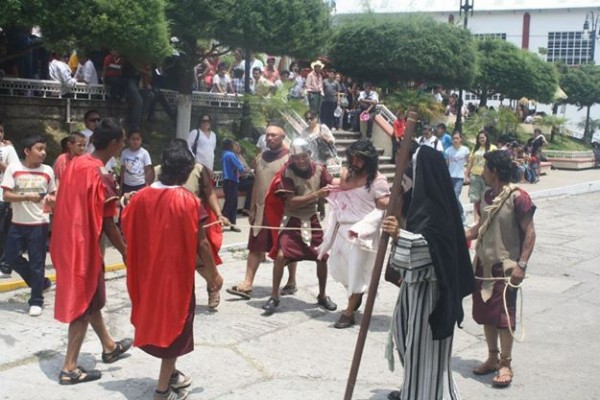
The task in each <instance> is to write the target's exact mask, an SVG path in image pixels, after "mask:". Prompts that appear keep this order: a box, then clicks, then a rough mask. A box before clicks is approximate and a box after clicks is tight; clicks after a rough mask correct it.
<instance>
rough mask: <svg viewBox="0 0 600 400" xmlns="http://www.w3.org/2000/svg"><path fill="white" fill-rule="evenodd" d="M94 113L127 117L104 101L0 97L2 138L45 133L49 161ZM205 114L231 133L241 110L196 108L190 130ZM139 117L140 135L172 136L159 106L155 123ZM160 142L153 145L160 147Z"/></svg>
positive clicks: (218, 127) (162, 138)
mask: <svg viewBox="0 0 600 400" xmlns="http://www.w3.org/2000/svg"><path fill="white" fill-rule="evenodd" d="M91 109H93V110H97V111H98V113H99V114H100V116H101V117H114V118H117V119H120V120H125V119H126V118H127V107H126V105H125V104H116V103H113V102H108V101H104V100H73V99H71V100H68V99H58V98H41V97H17V96H2V95H0V120H1V121H4V126H5V131H6V137H7V138H8V139H10V140H12V141H13V142H15V143H17V144H18V142H19V141H20V138H22V137H24V136H26V135H29V134H33V133H43V134H44V133H45V134H47V135H50V137H53V138H54V139H55V140H54V141H55V142H56V143H53V144H51V145H49V155H48V158H49V160H51V161H53V159H54V157H56V155H57V152H58V151H59V148H58V142H59V141H60V139H61V138H62V137H63V136H64V134H65V132H68V131H74V130H79V129H81V128H82V127H83V115H84V114H85V113H86V112H87V111H88V110H91ZM203 113H208V114H210V115H211V116H212V118H213V130H215V132H217V133H219V132H220V131H221V130H223V131H228V132H232V131H233V130H234V127H235V126H237V125H239V120H240V117H241V113H242V110H241V108H220V107H198V106H194V107H193V108H192V120H191V122H192V123H191V126H192V127H194V126H195V125H196V122H197V120H198V118H199V117H200V115H201V114H203ZM146 118H147V115H146V113H144V114H143V118H142V121H143V122H142V132H144V133H154V132H156V131H157V130H158V131H160V135H153V136H155V137H157V138H158V139H157V140H160V141H161V142H165V143H166V142H167V141H168V140H169V138H173V137H175V123H174V122H171V121H170V120H169V119H168V117H167V115H166V113H164V112H163V110H162V108H161V107H160V105H157V107H156V111H155V120H154V121H153V122H147V121H146ZM162 145H163V143H155V144H154V146H152V147H156V148H158V149H159V148H161V147H162Z"/></svg>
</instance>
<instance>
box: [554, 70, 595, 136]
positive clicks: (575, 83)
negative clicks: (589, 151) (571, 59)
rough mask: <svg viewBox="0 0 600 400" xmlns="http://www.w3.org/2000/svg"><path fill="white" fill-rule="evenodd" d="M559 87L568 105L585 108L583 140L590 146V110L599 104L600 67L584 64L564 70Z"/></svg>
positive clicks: (591, 134)
mask: <svg viewBox="0 0 600 400" xmlns="http://www.w3.org/2000/svg"><path fill="white" fill-rule="evenodd" d="M560 86H561V87H562V88H563V90H564V91H565V93H566V94H567V96H568V97H567V100H566V102H567V103H568V104H574V105H576V106H577V107H579V108H580V109H582V108H584V107H585V108H587V112H586V118H585V127H584V130H583V138H584V140H585V142H586V143H588V144H590V143H591V142H592V137H593V134H594V131H593V130H592V129H590V109H591V108H592V106H593V105H594V104H598V103H600V67H599V66H597V65H593V64H585V65H582V66H579V67H571V68H564V69H563V74H562V75H561V81H560Z"/></svg>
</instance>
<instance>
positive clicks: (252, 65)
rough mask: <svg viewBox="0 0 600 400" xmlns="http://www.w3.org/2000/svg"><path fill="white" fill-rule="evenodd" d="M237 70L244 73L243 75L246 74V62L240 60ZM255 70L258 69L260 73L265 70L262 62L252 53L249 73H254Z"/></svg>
mask: <svg viewBox="0 0 600 400" xmlns="http://www.w3.org/2000/svg"><path fill="white" fill-rule="evenodd" d="M237 67H238V68H239V69H241V70H242V71H244V74H245V73H246V60H242V61H240V63H239V64H238V66H237ZM256 68H258V69H259V70H260V71H261V73H262V70H263V69H264V68H265V65H264V64H263V62H262V61H260V60H259V59H257V58H256V57H255V56H254V53H250V68H249V69H250V71H254V70H255V69H256Z"/></svg>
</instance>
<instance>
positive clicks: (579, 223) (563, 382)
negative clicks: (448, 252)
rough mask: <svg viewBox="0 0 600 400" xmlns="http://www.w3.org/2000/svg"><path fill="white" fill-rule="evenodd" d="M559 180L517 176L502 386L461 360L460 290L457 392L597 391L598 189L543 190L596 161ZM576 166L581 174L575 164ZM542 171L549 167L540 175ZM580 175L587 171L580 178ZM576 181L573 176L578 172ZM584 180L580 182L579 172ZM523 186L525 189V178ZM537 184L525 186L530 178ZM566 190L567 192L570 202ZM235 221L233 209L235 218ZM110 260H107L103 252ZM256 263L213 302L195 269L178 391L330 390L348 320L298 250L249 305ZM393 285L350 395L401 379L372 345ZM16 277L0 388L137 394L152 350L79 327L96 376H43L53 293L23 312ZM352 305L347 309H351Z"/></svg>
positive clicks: (120, 323) (287, 394) (257, 393)
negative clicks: (530, 202) (517, 255)
mask: <svg viewBox="0 0 600 400" xmlns="http://www.w3.org/2000/svg"><path fill="white" fill-rule="evenodd" d="M555 172H559V173H560V174H558V173H557V174H556V176H555V180H556V181H560V183H561V185H562V186H561V185H556V186H554V187H552V186H551V185H550V179H548V180H547V182H546V185H547V186H544V180H545V179H543V180H542V183H541V184H538V185H526V186H525V188H526V189H528V190H530V191H532V193H536V192H537V193H539V195H538V200H536V203H537V205H538V212H537V215H536V227H537V245H536V249H535V251H534V254H533V256H532V259H531V261H530V268H529V270H528V272H529V279H528V280H527V281H526V284H525V288H524V293H523V294H524V314H523V315H524V319H525V320H524V326H525V328H526V340H525V343H523V344H516V345H515V349H514V355H513V359H514V361H513V363H514V370H515V380H514V383H513V385H512V387H511V388H509V389H506V390H496V389H492V388H491V387H490V384H489V382H490V379H491V376H487V377H476V376H473V375H472V374H471V372H470V370H471V369H472V368H473V367H474V366H475V365H476V363H477V362H478V361H479V360H480V359H481V358H482V357H483V356H484V355H485V352H486V349H485V343H484V338H483V334H482V331H481V328H480V327H479V326H477V325H476V324H475V323H473V321H472V320H471V318H470V300H469V299H467V300H466V301H465V311H466V318H465V323H464V329H462V330H457V331H456V334H455V339H454V352H453V354H454V356H453V370H454V376H455V379H456V381H457V384H458V387H459V390H460V392H461V394H462V395H463V398H464V399H500V398H505V397H507V396H510V398H513V399H540V400H541V399H600V388H597V387H596V386H595V385H594V384H593V383H592V382H593V380H594V378H593V376H594V375H595V372H596V368H597V366H598V361H597V357H596V354H597V353H598V352H600V343H598V342H597V341H595V340H594V339H595V337H596V335H597V332H598V331H600V317H599V315H600V313H599V311H600V310H599V308H600V300H599V297H598V295H597V291H598V289H599V288H600V278H599V276H600V274H599V267H600V264H599V262H598V260H599V259H600V247H599V246H598V241H597V237H598V236H596V235H598V234H600V228H599V226H600V213H599V212H598V203H599V202H598V200H600V194H599V193H589V194H583V195H579V196H576V197H572V196H568V193H563V195H565V196H564V197H558V198H546V199H544V198H540V197H544V191H546V194H548V192H547V191H548V190H551V189H553V190H557V188H560V187H563V188H564V187H565V184H569V185H570V184H573V185H575V184H584V183H585V182H591V181H597V180H598V178H599V176H598V175H599V173H598V171H580V172H577V173H575V172H563V171H552V174H554V173H555ZM582 172H583V173H584V174H585V175H586V178H587V180H582V181H580V180H577V179H576V178H574V177H575V176H581V175H579V174H581V173H582ZM548 178H550V176H549V177H548ZM590 185H591V187H593V186H594V185H592V184H590ZM590 185H587V186H590ZM584 186H586V185H584ZM534 188H536V190H535V191H534V190H533V189H534ZM538 188H539V190H537V189H538ZM575 204H576V206H574V205H575ZM240 222H241V221H240ZM244 239H245V234H244V233H241V234H238V233H233V232H227V233H225V242H226V243H227V244H229V245H231V244H235V243H238V242H243V241H244ZM244 256H245V253H244V252H243V251H236V250H232V251H228V252H226V253H225V263H224V265H223V266H222V267H221V272H222V274H223V276H224V278H225V285H226V286H227V285H232V284H235V283H237V282H238V281H239V280H240V279H241V278H242V277H243V274H244V269H245V259H244ZM112 257H113V260H112V261H109V262H108V263H110V262H114V263H116V262H118V259H117V258H116V257H114V255H113V256H112ZM270 265H271V264H267V263H265V264H263V265H262V266H261V269H260V270H259V272H258V274H257V278H256V286H255V288H254V297H253V299H252V300H250V301H244V300H238V299H236V298H233V297H232V296H230V295H228V294H227V293H225V292H224V291H223V292H222V303H221V305H220V306H219V310H218V312H215V313H213V312H209V311H208V308H207V307H206V288H205V285H204V282H203V281H202V279H198V280H197V281H196V288H197V290H196V293H197V302H198V306H197V307H196V320H195V344H196V350H195V351H194V352H193V353H191V354H189V355H187V356H184V357H182V358H181V359H180V362H179V364H178V367H179V368H180V369H182V370H183V371H185V372H187V373H191V374H192V375H193V376H194V383H193V385H192V392H191V397H190V398H192V399H219V400H235V399H279V398H289V399H302V400H304V399H317V400H320V399H331V398H333V399H341V398H342V397H343V393H344V388H345V383H346V379H347V374H348V371H349V367H350V362H351V359H352V354H353V349H354V345H355V342H356V336H357V333H358V326H355V327H352V328H350V329H346V330H341V331H340V330H336V329H334V328H333V323H334V322H335V321H336V320H337V318H338V316H339V312H334V313H330V312H326V311H323V310H322V309H319V308H317V307H316V306H315V302H316V300H315V295H316V293H317V280H316V276H315V268H314V266H313V264H312V263H301V265H300V267H299V269H298V282H299V287H300V290H299V292H298V293H297V295H296V296H292V297H285V298H283V301H282V304H281V305H280V307H279V308H280V310H279V311H278V312H277V313H276V314H274V315H273V316H270V317H265V316H263V315H262V310H261V309H260V306H261V305H262V304H263V302H264V301H266V299H267V298H268V295H269V289H270V278H271V274H270ZM124 274H125V272H124V271H122V270H121V271H116V272H112V273H110V274H109V281H108V283H107V298H108V304H107V307H106V308H105V310H104V311H105V318H106V320H107V324H108V326H109V329H110V331H111V332H112V333H113V334H114V335H115V337H116V338H121V337H124V336H131V335H132V334H133V328H132V326H131V325H130V323H129V314H130V311H131V309H130V303H129V299H128V296H127V291H126V287H125V279H123V276H124ZM328 289H329V294H330V295H331V296H332V298H333V299H334V300H335V301H337V302H338V304H339V305H340V308H341V307H343V306H344V305H345V291H344V289H343V287H342V286H341V285H339V284H338V283H336V282H334V281H332V280H330V281H329V288H328ZM396 296H397V289H396V288H395V287H394V286H392V285H389V284H387V283H383V282H382V283H381V285H380V289H379V292H378V298H377V301H376V303H375V310H374V313H373V320H372V323H371V327H370V331H369V335H368V337H367V344H366V347H365V352H364V356H363V362H362V365H361V369H360V372H359V377H358V382H357V384H356V388H355V395H354V399H373V400H382V399H385V398H386V397H385V396H386V395H387V393H388V392H389V391H390V390H393V389H396V388H397V387H398V386H399V384H400V382H401V374H402V369H401V367H400V366H399V364H398V362H397V370H396V372H394V373H392V372H389V371H388V369H387V362H386V360H385V359H384V358H383V352H384V348H385V344H386V342H387V330H388V326H389V323H390V315H391V313H392V309H393V306H394V304H395V301H396ZM27 297H28V291H27V290H16V291H11V292H6V293H0V326H1V327H2V328H1V329H0V399H38V398H44V399H79V398H86V399H150V398H151V397H152V391H153V388H154V385H155V379H156V376H157V373H158V367H159V361H158V360H156V359H154V358H152V357H150V356H148V355H147V354H145V353H144V352H142V351H140V350H138V349H133V350H132V351H131V356H130V357H128V358H126V359H124V360H122V361H119V362H118V363H116V364H110V365H104V364H102V363H101V361H100V345H99V343H98V340H97V339H96V337H95V335H94V334H93V332H92V331H91V330H90V331H89V332H88V336H87V338H86V341H85V343H84V346H83V349H82V354H81V358H80V363H81V364H82V365H83V366H84V367H87V368H93V367H96V368H98V369H100V370H101V371H102V372H103V378H102V379H101V380H100V381H97V382H94V383H89V384H85V385H82V386H75V387H63V386H60V385H58V384H57V382H56V378H57V374H58V370H59V368H60V366H61V363H62V360H63V357H64V351H65V346H66V329H67V326H66V325H64V324H60V323H58V322H57V321H55V320H54V319H53V318H52V306H51V305H52V304H53V302H54V293H53V292H50V293H49V294H48V296H47V299H46V301H47V304H48V305H49V306H48V307H47V309H46V310H45V312H44V314H43V315H42V316H41V317H39V318H31V317H29V316H28V315H27V306H26V300H27ZM360 317H361V314H360V313H359V315H358V319H359V320H360Z"/></svg>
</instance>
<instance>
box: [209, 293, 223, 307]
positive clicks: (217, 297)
mask: <svg viewBox="0 0 600 400" xmlns="http://www.w3.org/2000/svg"><path fill="white" fill-rule="evenodd" d="M207 292H208V308H209V309H211V310H216V309H217V307H219V304H220V303H221V294H220V293H219V291H218V290H214V291H211V290H208V289H207Z"/></svg>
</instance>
